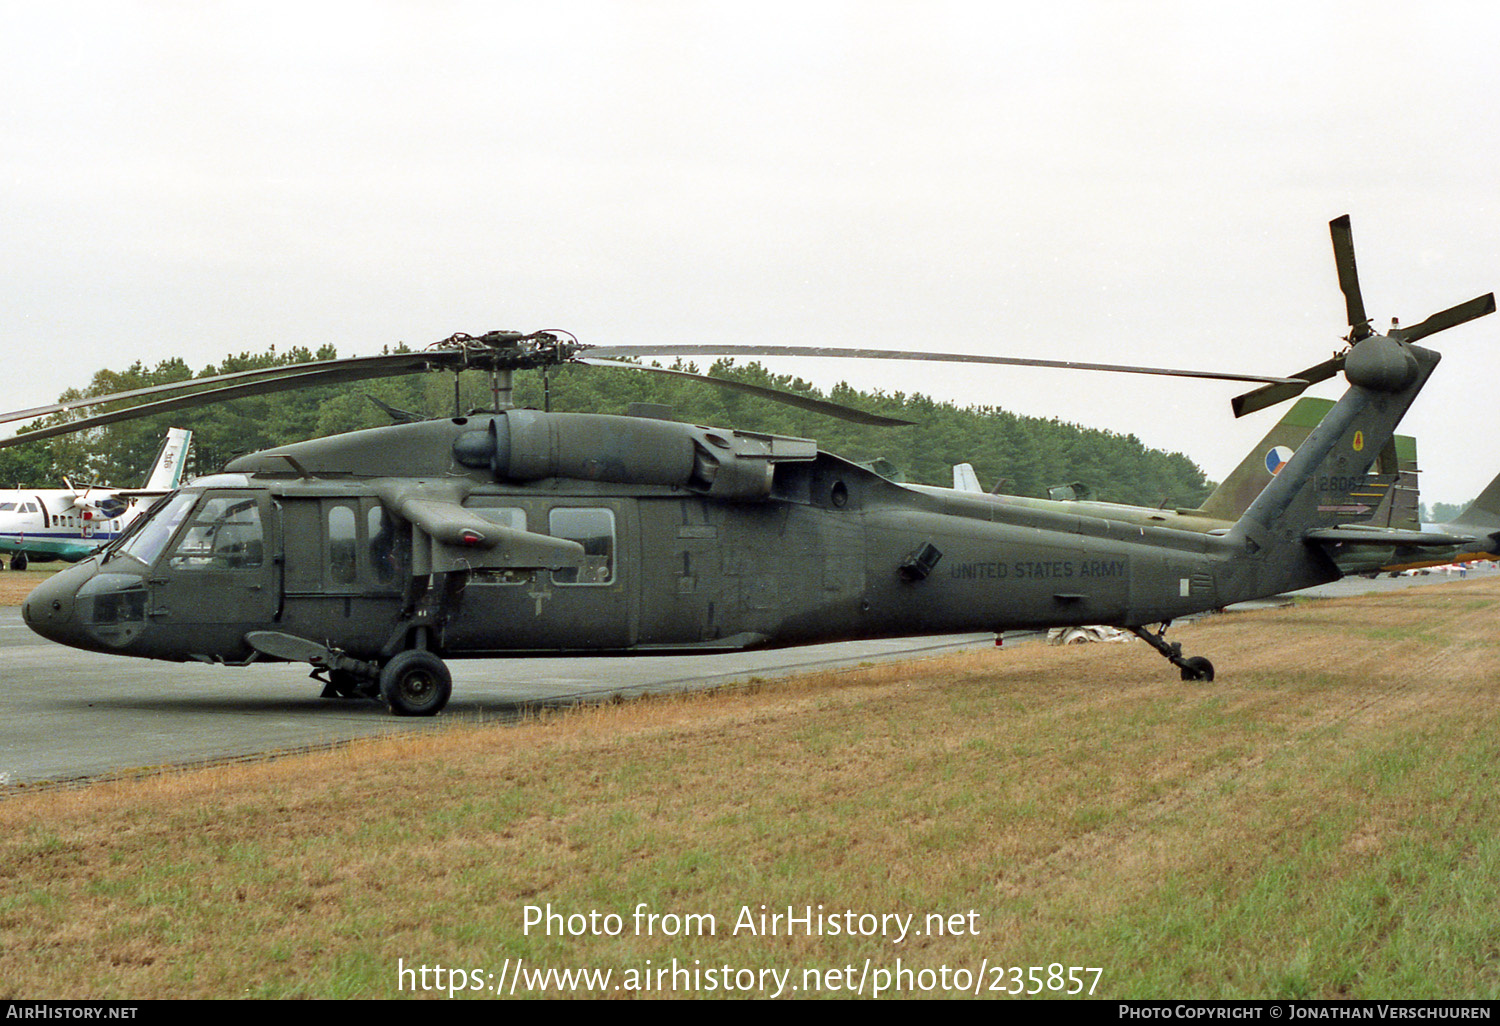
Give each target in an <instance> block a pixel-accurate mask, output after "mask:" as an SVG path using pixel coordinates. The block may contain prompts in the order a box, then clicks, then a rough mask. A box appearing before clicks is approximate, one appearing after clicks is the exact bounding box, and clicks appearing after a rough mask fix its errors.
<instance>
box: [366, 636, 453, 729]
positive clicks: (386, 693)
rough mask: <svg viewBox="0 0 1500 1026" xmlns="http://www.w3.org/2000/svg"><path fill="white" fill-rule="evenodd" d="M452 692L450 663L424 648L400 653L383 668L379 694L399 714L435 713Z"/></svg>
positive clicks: (423, 714)
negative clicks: (447, 663) (445, 662)
mask: <svg viewBox="0 0 1500 1026" xmlns="http://www.w3.org/2000/svg"><path fill="white" fill-rule="evenodd" d="M452 693H453V676H452V675H451V674H450V673H449V672H448V667H447V666H446V665H445V664H444V663H443V661H442V660H441V659H439V658H438V657H437V656H435V655H433V654H432V653H431V652H428V651H425V650H423V649H419V648H411V649H407V650H406V651H405V652H400V653H398V654H397V655H396V656H395V657H394V658H393V659H392V660H391V661H390V662H388V663H386V664H385V667H384V668H383V669H381V671H380V696H381V697H382V698H384V699H385V701H386V704H387V705H389V706H390V707H391V712H393V713H395V714H396V715H397V716H433V715H435V714H436V713H437V712H438V711H439V710H440V709H442V708H443V706H445V705H447V704H448V696H449V695H451V694H452Z"/></svg>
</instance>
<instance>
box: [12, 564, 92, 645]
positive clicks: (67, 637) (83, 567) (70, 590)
mask: <svg viewBox="0 0 1500 1026" xmlns="http://www.w3.org/2000/svg"><path fill="white" fill-rule="evenodd" d="M91 574H92V568H91V567H89V566H87V564H80V565H79V566H71V567H68V568H67V569H66V570H61V571H59V572H58V573H56V574H53V575H52V576H51V577H50V578H48V579H47V580H45V581H43V582H42V583H41V584H39V585H37V586H36V587H35V588H33V589H32V591H31V594H29V595H27V596H26V601H25V602H23V603H22V604H21V617H22V619H24V620H25V621H26V626H28V627H30V628H31V629H32V630H34V631H36V633H38V634H40V635H41V636H42V637H44V638H46V639H48V640H49V641H57V642H61V643H62V644H64V645H77V644H78V640H77V637H78V627H79V625H78V622H77V617H76V615H75V614H76V611H77V605H78V598H77V595H78V587H79V585H81V584H82V583H83V582H84V581H86V580H88V578H89V577H90V576H91Z"/></svg>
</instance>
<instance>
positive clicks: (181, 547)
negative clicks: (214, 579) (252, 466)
mask: <svg viewBox="0 0 1500 1026" xmlns="http://www.w3.org/2000/svg"><path fill="white" fill-rule="evenodd" d="M264 558H265V532H264V531H263V530H262V528H261V522H260V507H259V505H258V503H257V502H256V500H255V497H254V496H253V495H211V496H209V497H208V498H206V499H204V501H203V504H202V505H201V506H200V507H199V508H198V510H197V511H196V512H195V513H194V514H193V517H192V521H191V523H189V525H188V527H187V529H186V530H185V531H183V532H182V536H181V538H180V539H179V540H178V542H177V547H176V548H175V549H173V550H172V556H171V559H170V560H169V562H168V565H169V566H171V567H172V569H174V570H253V569H256V568H258V567H259V566H260V565H261V562H262V561H263V560H264Z"/></svg>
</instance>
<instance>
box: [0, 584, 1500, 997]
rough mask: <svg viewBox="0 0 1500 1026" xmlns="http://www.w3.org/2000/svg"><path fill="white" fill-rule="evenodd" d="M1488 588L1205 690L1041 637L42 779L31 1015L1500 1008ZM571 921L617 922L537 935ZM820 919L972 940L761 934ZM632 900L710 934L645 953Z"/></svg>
mask: <svg viewBox="0 0 1500 1026" xmlns="http://www.w3.org/2000/svg"><path fill="white" fill-rule="evenodd" d="M1460 587H1462V588H1464V589H1466V590H1465V591H1464V592H1463V593H1462V599H1461V600H1454V599H1452V598H1450V597H1432V596H1430V595H1428V594H1427V593H1426V591H1425V590H1424V591H1423V592H1414V593H1412V597H1411V599H1410V600H1409V601H1408V602H1404V603H1401V604H1393V603H1390V602H1359V601H1344V600H1340V601H1328V602H1322V603H1318V604H1317V605H1315V606H1309V607H1306V608H1301V609H1294V610H1290V611H1288V610H1275V611H1269V612H1268V613H1264V614H1254V615H1253V616H1246V617H1221V618H1216V619H1215V620H1214V621H1211V622H1208V623H1205V624H1203V625H1200V626H1196V627H1194V628H1192V629H1191V630H1184V631H1181V632H1174V633H1175V634H1176V635H1177V637H1178V638H1180V639H1181V640H1183V641H1184V642H1185V643H1186V644H1187V646H1188V648H1189V649H1190V650H1192V651H1205V652H1212V653H1213V655H1214V658H1215V662H1216V663H1218V664H1219V665H1220V666H1221V668H1228V669H1227V672H1226V669H1221V679H1220V682H1219V683H1217V684H1215V685H1214V686H1212V687H1204V686H1185V685H1183V684H1181V683H1180V682H1178V681H1177V680H1176V679H1175V675H1174V674H1170V673H1169V672H1166V671H1165V670H1164V668H1163V666H1162V664H1161V661H1160V659H1159V658H1158V657H1156V656H1155V654H1154V653H1151V652H1150V651H1149V650H1147V649H1146V648H1145V646H1142V645H1124V646H1108V645H1100V646H1074V647H1068V648H1055V649H1054V648H1046V647H1044V646H1032V647H1030V648H1024V649H1023V648H1016V649H1007V650H1005V651H1003V652H984V653H980V654H977V655H971V656H963V657H957V658H953V659H946V660H936V661H930V662H927V663H923V664H920V665H918V666H912V667H888V666H881V667H869V668H865V669H862V670H860V671H858V672H855V673H842V674H836V675H829V676H827V677H824V678H817V679H810V680H807V681H802V682H790V683H786V684H772V683H765V684H762V685H759V686H758V687H756V688H753V689H748V690H747V691H746V692H744V693H739V694H733V693H731V694H718V695H711V696H697V697H691V698H684V699H657V700H648V701H642V702H637V703H627V704H624V705H618V706H610V707H606V708H600V709H584V710H579V711H574V712H569V713H566V714H561V715H555V716H548V717H544V718H542V719H540V720H538V721H534V722H530V723H526V724H523V725H520V726H505V725H496V724H480V725H470V724H463V723H458V722H455V723H454V724H453V725H452V727H451V729H450V730H447V731H442V732H438V733H437V734H436V735H433V736H422V737H395V738H391V739H384V740H379V741H370V742H359V743H356V744H353V745H351V746H349V747H348V748H345V749H340V750H336V751H332V752H322V753H315V754H310V755H304V756H296V757H289V758H286V759H282V760H278V761H275V762H271V763H266V764H261V765H251V766H225V767H210V768H207V769H200V770H194V771H191V772H183V773H181V774H168V775H165V776H162V777H157V778H152V779H145V780H138V781H123V782H114V783H106V784H100V785H97V786H94V787H91V788H84V789H79V790H71V791H53V792H45V793H36V794H28V793H25V792H24V791H23V792H21V793H20V794H18V795H16V796H14V797H12V798H10V799H9V800H8V801H4V802H0V826H3V830H0V996H4V997H18V996H26V997H59V996H94V997H112V998H150V997H173V996H196V997H226V996H240V995H249V996H256V997H273V998H280V997H374V998H381V997H393V996H401V995H402V994H403V993H406V992H402V991H398V990H397V986H398V979H397V974H396V967H397V964H398V959H399V960H404V963H405V964H406V965H413V964H415V965H427V966H435V965H437V964H442V965H444V966H445V967H449V968H462V969H464V970H474V971H477V972H483V973H489V972H497V973H498V972H499V971H500V967H501V966H503V965H505V964H506V960H507V959H511V960H514V959H517V958H521V959H525V960H526V964H528V965H531V966H533V967H535V968H537V969H542V968H546V967H555V968H580V967H594V968H600V969H612V970H614V971H615V972H616V973H623V972H626V971H633V972H636V973H639V972H640V971H641V970H642V969H643V968H645V967H646V964H647V962H648V961H649V963H650V964H651V966H652V967H654V968H660V967H662V966H664V965H667V966H670V965H671V964H672V960H673V959H676V960H678V963H679V964H680V965H697V966H699V967H707V966H715V967H718V966H729V967H731V968H735V969H740V968H744V969H752V970H766V971H770V970H774V971H776V972H783V973H784V972H792V973H794V975H795V983H796V984H798V985H800V984H801V983H802V982H803V981H802V977H801V973H802V971H803V970H823V971H825V972H831V971H832V970H835V969H839V968H841V967H844V966H848V965H855V966H860V967H863V966H864V964H865V961H866V959H868V960H869V961H870V964H871V966H872V967H874V968H876V969H885V970H892V969H893V968H894V967H895V965H896V960H897V959H898V958H899V959H900V960H901V964H902V965H903V966H905V967H907V968H908V969H912V970H914V971H922V970H926V971H928V972H930V973H938V972H940V971H941V970H942V968H943V967H945V966H946V967H947V968H948V970H949V971H950V972H951V971H952V970H953V969H955V968H959V967H963V968H966V969H967V970H968V971H969V973H970V974H971V976H972V975H973V974H974V973H975V971H976V970H977V969H978V967H980V966H981V965H982V964H985V965H987V966H988V967H989V970H993V969H994V968H997V967H1003V968H1007V969H1008V968H1009V967H1012V966H1019V967H1022V968H1023V969H1026V968H1028V967H1030V966H1034V965H1035V966H1041V967H1047V966H1050V965H1054V964H1056V965H1060V966H1062V967H1071V966H1082V967H1094V966H1097V967H1100V968H1101V969H1102V970H1103V973H1102V977H1101V979H1100V982H1099V984H1098V988H1097V990H1096V992H1095V995H1094V996H1095V997H1107V998H1117V999H1118V998H1153V997H1200V998H1226V997H1257V998H1271V997H1275V998H1296V997H1309V998H1403V997H1406V998H1422V997H1488V998H1493V997H1495V996H1496V995H1497V994H1500V925H1497V919H1496V917H1495V915H1494V910H1493V905H1494V881H1495V880H1496V879H1497V874H1500V803H1496V802H1495V801H1494V800H1493V794H1494V791H1495V783H1496V779H1495V774H1496V770H1495V769H1494V767H1495V766H1496V765H1497V761H1500V701H1497V699H1500V654H1492V653H1494V647H1493V646H1490V645H1488V644H1485V643H1484V642H1485V639H1487V638H1488V637H1489V635H1490V634H1491V633H1492V629H1493V624H1492V623H1491V622H1490V620H1491V617H1490V614H1489V609H1490V608H1491V606H1492V601H1491V598H1490V596H1492V595H1494V594H1496V592H1497V591H1500V585H1492V584H1487V583H1479V584H1466V585H1462V586H1460ZM1443 594H1444V595H1446V594H1447V593H1446V591H1445V592H1444V593H1443ZM1288 619H1294V620H1296V623H1295V627H1294V629H1292V630H1282V626H1283V625H1284V624H1285V623H1286V621H1287V620H1288ZM1406 622H1419V623H1422V624H1424V632H1425V633H1426V634H1430V635H1431V637H1430V639H1428V638H1426V637H1424V638H1423V639H1421V640H1419V641H1415V642H1413V641H1411V640H1405V639H1403V638H1401V637H1400V636H1399V632H1398V631H1395V630H1394V628H1395V627H1397V626H1399V625H1400V624H1401V623H1406ZM1268 636H1271V638H1272V640H1271V641H1270V642H1268V640H1267V639H1268ZM548 905H550V906H551V908H552V909H553V910H555V911H556V912H558V913H560V914H562V915H564V916H567V915H570V914H575V913H576V914H584V915H587V913H589V912H591V911H597V912H598V913H600V914H601V915H604V914H610V913H612V914H614V915H617V916H619V917H620V921H621V922H622V923H623V924H624V925H625V929H624V930H623V931H622V932H621V933H620V934H619V935H618V936H597V935H594V934H593V933H589V932H585V933H584V934H583V935H574V934H572V933H569V932H566V931H565V932H563V933H562V934H558V933H557V932H552V933H551V934H550V935H549V933H548V932H547V931H545V930H536V929H533V930H527V929H525V927H524V925H523V923H524V917H525V915H526V909H527V907H528V906H541V907H546V906H548ZM819 905H822V906H823V907H824V908H823V911H825V912H828V913H833V912H843V911H845V910H855V911H856V912H861V913H864V912H868V913H874V914H877V915H879V914H882V913H894V914H902V915H906V914H911V915H914V916H915V917H916V921H917V922H919V923H920V922H923V921H925V916H926V915H927V914H928V913H933V914H937V915H939V916H940V917H948V916H953V915H958V916H960V917H961V918H962V917H967V916H968V915H969V914H970V913H971V912H972V914H973V917H974V919H973V921H974V922H975V923H976V924H977V928H978V929H977V934H973V935H971V934H970V933H968V932H967V931H965V932H962V933H960V934H958V935H943V936H926V935H922V936H913V937H909V938H907V939H906V940H905V941H904V942H903V943H901V944H895V943H892V941H891V940H890V939H889V938H888V937H882V936H870V937H865V936H847V935H844V934H838V935H832V934H829V933H827V932H824V933H823V934H822V935H816V934H815V935H813V936H804V935H800V934H798V935H791V936H788V935H786V933H785V931H784V930H783V931H781V932H780V934H779V935H776V936H763V935H760V934H759V933H758V932H756V933H750V932H746V931H741V932H740V933H739V934H738V935H735V934H734V932H733V926H734V924H735V922H736V921H737V920H738V919H739V917H740V915H741V911H742V910H743V909H748V910H750V912H751V913H752V914H754V913H757V912H758V911H760V910H761V906H765V909H766V910H767V911H768V912H777V911H780V912H781V913H783V914H784V913H785V911H786V910H787V908H788V907H791V908H793V909H796V910H801V909H804V908H807V907H809V906H811V907H812V908H813V910H814V911H815V912H816V911H818V909H817V906H819ZM637 907H642V908H643V910H644V911H645V912H646V913H647V914H650V913H655V914H657V915H658V916H659V917H662V918H661V919H659V920H658V923H659V924H668V923H671V922H673V921H674V920H672V919H671V918H670V917H672V916H678V917H686V916H689V915H698V916H705V915H711V916H713V917H714V920H715V923H716V926H717V929H716V931H715V932H714V933H713V935H710V936H699V935H689V934H688V933H686V932H684V931H681V930H677V931H672V930H664V929H661V928H658V929H656V930H653V931H652V932H651V933H649V934H644V933H637V932H636V930H635V928H634V919H633V916H634V912H635V910H636V908H637ZM675 921H676V922H679V923H681V922H684V921H685V920H684V919H678V920H675ZM965 921H967V919H965ZM512 964H513V962H512ZM1024 975H1025V974H1024V972H1023V974H1022V977H1023V978H1024ZM1056 978H1057V977H1056V976H1054V977H1053V979H1054V980H1055V979H1056ZM619 979H620V977H618V976H617V977H616V982H619ZM809 979H810V978H809ZM822 979H823V983H824V984H825V985H826V984H828V983H830V982H832V981H833V980H834V979H835V977H832V976H824V977H823V978H822ZM638 982H640V981H638ZM991 984H996V985H1000V986H1003V987H1007V988H1009V987H1011V986H1013V985H1014V979H1013V978H1012V977H1010V976H1008V975H1002V976H995V975H993V974H991V975H990V977H989V978H988V979H986V980H981V981H980V985H981V991H982V992H984V989H985V988H986V987H987V986H989V985H991ZM522 989H523V990H524V988H522ZM950 989H951V988H950ZM542 992H543V993H546V994H548V995H552V994H555V993H556V988H555V987H552V988H544V990H543V991H542ZM723 993H724V991H723V990H722V989H721V990H716V991H714V992H713V994H716V995H722V994H723ZM797 993H798V994H799V995H805V993H806V992H805V991H798V992H797ZM942 993H943V994H945V993H946V992H942ZM609 994H610V996H621V992H616V991H610V992H609ZM428 996H433V995H432V994H430V993H429V994H428ZM917 996H942V995H941V994H940V992H938V991H931V990H929V991H925V992H923V993H920V994H918V995H917Z"/></svg>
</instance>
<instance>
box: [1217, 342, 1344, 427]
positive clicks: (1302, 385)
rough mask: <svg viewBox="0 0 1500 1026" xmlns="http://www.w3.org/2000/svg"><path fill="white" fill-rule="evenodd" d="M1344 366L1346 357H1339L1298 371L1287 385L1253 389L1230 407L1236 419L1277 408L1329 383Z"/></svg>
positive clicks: (1231, 402) (1230, 401)
mask: <svg viewBox="0 0 1500 1026" xmlns="http://www.w3.org/2000/svg"><path fill="white" fill-rule="evenodd" d="M1343 366H1344V356H1343V354H1342V353H1340V354H1339V355H1338V356H1335V357H1333V358H1332V359H1329V360H1324V361H1323V362H1322V363H1319V364H1315V365H1313V366H1311V367H1309V368H1307V370H1305V371H1298V372H1297V374H1296V376H1295V377H1294V378H1293V380H1292V381H1290V382H1288V383H1286V384H1276V385H1263V386H1261V387H1260V388H1256V389H1252V390H1251V391H1249V392H1246V393H1244V394H1243V395H1237V396H1235V397H1234V398H1233V399H1231V400H1229V405H1230V406H1231V407H1232V408H1233V409H1234V415H1235V416H1236V417H1243V416H1244V415H1245V414H1247V413H1254V412H1256V411H1257V410H1264V409H1265V408H1266V407H1267V406H1275V405H1276V404H1277V403H1283V402H1286V401H1287V400H1288V399H1295V398H1297V396H1299V395H1301V394H1302V393H1303V392H1304V391H1306V390H1307V387H1308V386H1309V385H1316V384H1317V383H1318V382H1320V381H1327V380H1328V379H1329V378H1331V377H1333V376H1334V375H1335V374H1337V373H1338V372H1339V371H1340V370H1341V369H1342V368H1343Z"/></svg>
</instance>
